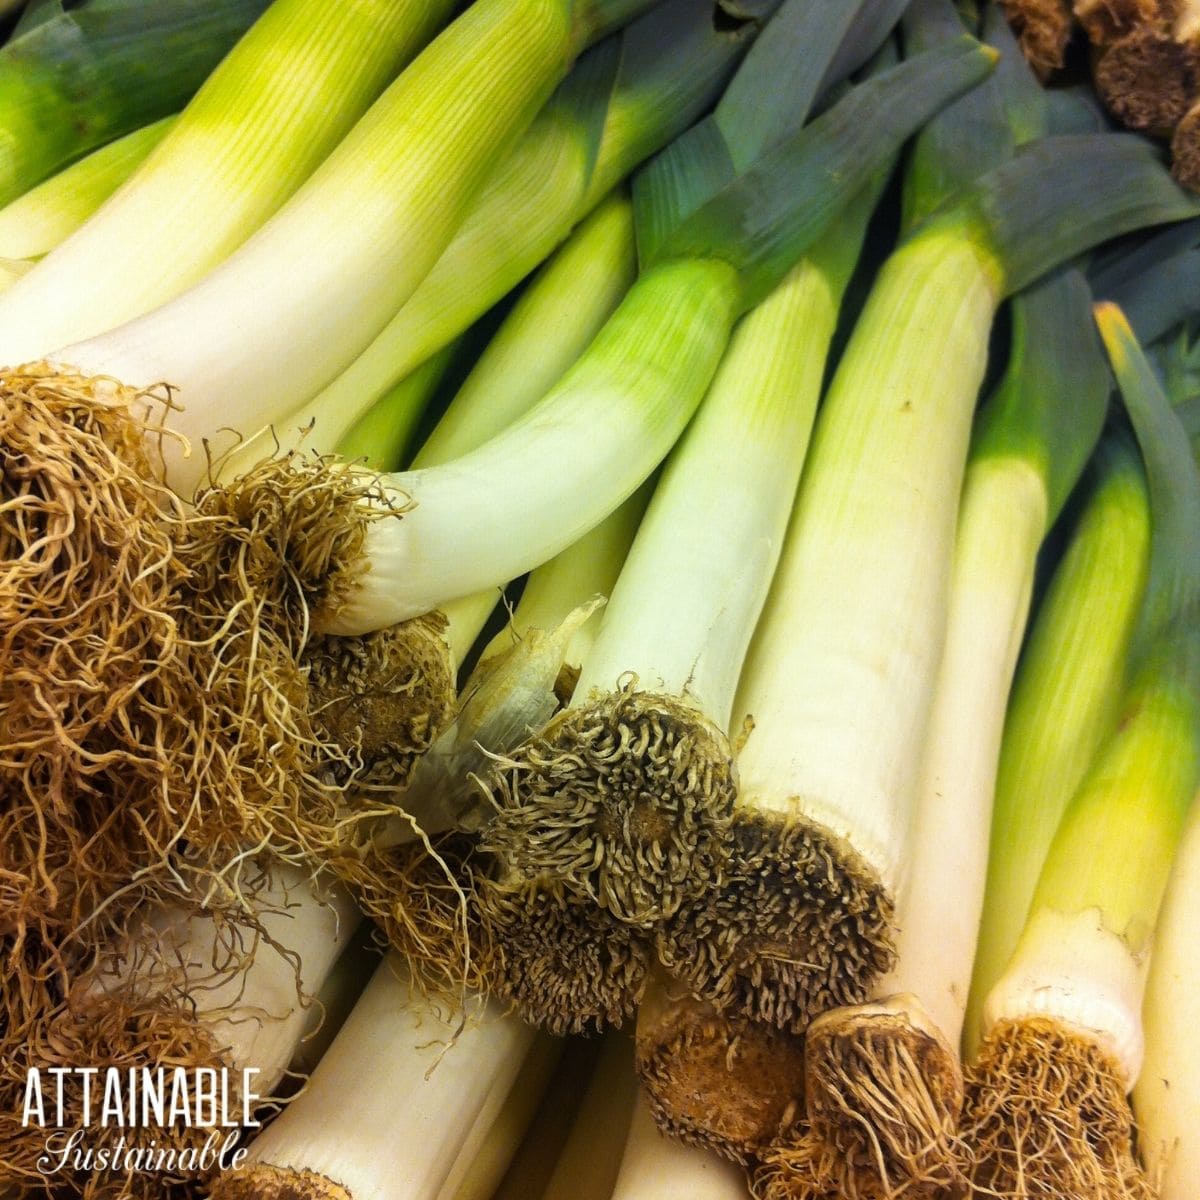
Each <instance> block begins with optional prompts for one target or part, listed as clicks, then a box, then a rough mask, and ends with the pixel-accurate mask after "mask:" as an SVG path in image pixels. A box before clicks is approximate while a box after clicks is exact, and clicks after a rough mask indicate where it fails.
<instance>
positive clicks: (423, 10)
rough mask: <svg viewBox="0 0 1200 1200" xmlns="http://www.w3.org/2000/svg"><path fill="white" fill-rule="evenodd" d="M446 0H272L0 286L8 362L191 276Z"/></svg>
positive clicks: (392, 65)
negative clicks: (62, 226)
mask: <svg viewBox="0 0 1200 1200" xmlns="http://www.w3.org/2000/svg"><path fill="white" fill-rule="evenodd" d="M451 7H452V2H451V0H405V2H404V3H395V2H393V0H359V2H357V3H354V4H348V5H347V4H330V3H328V0H275V3H273V4H272V5H271V7H270V8H269V9H268V10H267V11H266V13H264V14H263V16H262V18H261V19H260V20H259V21H257V22H256V23H255V25H254V27H253V28H252V29H251V30H250V31H249V32H248V33H247V34H246V36H245V37H243V38H242V39H241V41H240V42H239V43H238V44H237V46H236V47H235V48H234V49H233V51H232V52H231V53H230V54H229V55H228V56H227V57H226V58H225V60H224V61H223V62H222V63H221V65H220V66H219V67H218V68H217V70H216V71H214V72H213V74H212V75H211V76H210V77H209V79H208V80H207V81H206V82H205V84H204V86H203V87H202V88H201V89H200V91H199V92H198V93H197V94H196V96H195V97H194V98H193V99H192V101H191V103H189V104H188V106H187V108H186V109H185V110H184V112H183V113H182V115H181V116H180V118H179V120H178V122H177V123H176V125H175V127H174V129H172V131H171V132H170V134H169V135H168V136H167V137H166V138H165V139H164V141H163V142H162V144H161V145H160V146H159V147H158V148H157V149H156V151H155V152H154V153H153V154H152V155H151V157H150V158H149V159H148V160H147V161H146V162H145V163H144V164H143V165H142V167H141V168H140V169H139V170H138V171H137V173H136V174H135V175H134V176H133V178H132V179H131V180H130V181H129V182H128V183H127V184H126V185H125V186H124V187H123V188H122V189H121V190H120V191H119V192H118V193H117V195H116V196H114V197H113V198H112V199H111V200H110V201H109V202H108V203H107V204H106V205H104V207H103V208H101V209H100V211H99V212H97V213H96V214H95V215H94V216H93V217H92V219H91V220H90V221H88V222H87V223H86V224H85V225H84V226H83V227H82V228H81V229H80V230H79V231H78V232H77V233H75V234H74V235H73V236H72V237H71V238H70V239H68V241H67V242H65V243H64V244H63V245H62V246H60V247H59V248H58V249H57V250H56V251H55V252H54V253H53V254H51V255H50V256H49V257H48V258H47V259H45V261H44V262H42V263H41V264H39V265H38V266H37V267H36V268H35V269H34V270H32V271H31V272H29V273H28V274H27V275H26V276H25V277H24V278H23V279H22V280H21V281H20V283H19V284H17V285H15V286H14V287H13V288H11V289H10V291H9V293H8V294H7V295H5V296H4V297H3V298H0V331H2V332H0V362H5V363H16V362H25V361H28V360H30V359H34V358H38V357H40V356H42V355H45V354H48V353H50V352H51V351H53V350H58V349H61V348H62V347H63V346H66V345H68V344H69V343H71V342H76V341H79V340H81V339H83V338H87V337H91V336H93V335H94V334H98V333H102V332H104V331H105V330H108V329H114V328H116V327H117V326H118V325H120V324H121V323H122V322H124V321H128V320H130V319H132V318H134V317H138V316H141V315H142V314H143V313H146V312H149V311H150V310H151V309H153V308H155V307H156V306H158V305H160V304H163V303H164V302H165V301H167V300H170V299H171V298H172V297H174V296H177V295H178V294H179V293H180V292H183V291H184V290H186V289H187V288H188V287H190V286H191V285H192V284H193V283H195V282H196V281H197V280H198V279H200V278H201V277H202V276H203V275H204V274H205V273H206V272H207V271H208V270H210V269H211V268H212V267H214V266H215V265H216V264H217V263H219V262H221V261H222V259H224V258H226V257H227V256H228V255H229V254H230V252H231V251H233V250H234V249H235V248H236V247H237V246H238V245H240V244H241V243H242V242H243V241H245V239H246V238H247V237H248V236H249V235H250V234H251V233H253V232H254V230H256V229H257V228H258V227H259V226H260V225H262V223H263V222H264V221H265V220H266V219H267V218H268V217H270V216H271V214H272V213H273V212H275V211H276V209H278V208H279V207H280V205H282V204H283V203H284V201H286V200H287V199H288V197H289V196H291V195H292V194H293V193H294V192H295V191H296V189H297V188H298V187H299V186H300V184H302V183H303V182H304V181H305V179H307V178H308V177H309V175H311V174H312V172H313V170H314V169H315V168H316V167H317V166H318V165H319V164H320V163H321V161H322V160H323V159H324V158H325V157H326V155H328V153H329V152H330V151H331V150H332V149H333V148H334V147H335V146H336V145H337V144H338V143H339V142H340V141H341V140H342V138H344V137H345V135H346V134H347V132H348V131H349V130H350V128H351V126H353V124H354V123H355V121H357V120H358V118H359V117H360V116H362V114H363V113H364V112H365V111H366V109H367V108H368V106H369V105H370V104H371V102H372V101H373V100H374V99H375V98H376V96H378V94H379V93H380V92H381V91H382V90H383V89H384V88H385V87H386V86H387V84H388V83H389V82H390V80H391V79H392V78H393V76H395V75H396V73H397V72H398V71H399V70H400V69H401V68H402V67H403V66H404V65H405V63H406V62H408V60H409V59H411V58H412V57H413V55H414V54H415V53H416V52H417V51H418V50H420V48H421V47H422V46H423V45H424V44H425V42H426V41H427V40H428V39H429V38H430V37H431V36H432V35H433V33H434V32H435V30H436V29H437V27H438V26H439V25H440V24H441V22H442V21H443V20H444V19H445V18H446V16H447V15H448V13H449V12H450V10H451ZM307 252H308V253H313V252H316V251H315V248H313V247H311V246H310V247H309V248H308V250H307Z"/></svg>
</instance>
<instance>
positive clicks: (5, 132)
mask: <svg viewBox="0 0 1200 1200" xmlns="http://www.w3.org/2000/svg"><path fill="white" fill-rule="evenodd" d="M40 8H41V10H42V11H40V12H38V13H37V19H36V20H35V21H32V22H30V23H29V24H28V26H26V27H24V28H19V29H18V30H17V31H16V32H15V33H14V35H13V36H12V38H11V39H10V40H9V41H8V43H7V44H6V45H5V46H4V47H3V48H2V49H0V204H7V203H8V202H9V201H10V200H14V199H16V197H17V196H19V195H21V194H22V193H23V192H26V191H28V190H29V188H31V187H32V186H33V185H34V184H35V183H39V182H40V181H41V180H43V179H45V178H47V177H48V176H49V175H51V174H53V172H54V171H56V170H58V169H59V168H60V167H63V166H65V165H66V164H67V163H69V162H70V161H71V160H72V159H75V158H78V157H79V156H80V155H83V154H86V153H87V152H88V151H89V150H94V149H96V148H97V147H98V146H102V145H104V143H105V142H109V141H111V140H112V139H113V138H117V137H121V136H122V135H123V134H126V133H129V132H130V131H131V130H134V129H137V128H138V127H139V126H142V125H146V124H149V123H150V122H151V121H155V120H157V119H158V118H159V117H165V116H166V115H167V114H168V113H173V112H178V111H179V109H180V108H182V107H183V105H184V103H185V102H186V101H187V100H188V98H189V97H190V96H191V95H192V93H193V92H195V90H196V88H198V87H199V86H200V84H201V83H202V82H203V81H204V78H205V76H207V75H208V74H209V73H210V72H211V71H212V70H213V68H214V67H215V66H216V65H217V64H218V63H219V62H220V61H221V58H222V56H223V55H224V54H225V53H226V52H227V51H228V50H229V48H230V46H232V45H233V44H234V42H235V41H236V40H237V39H238V38H239V37H240V36H241V35H242V34H243V33H244V32H245V31H246V28H247V26H249V25H250V23H251V22H252V21H253V20H254V19H255V18H256V17H258V15H259V14H260V13H261V12H262V10H263V9H264V8H266V0H207V2H206V3H203V4H198V3H196V0H155V2H154V3H153V4H147V3H145V2H144V0H84V2H83V3H77V4H72V5H70V6H67V5H65V4H62V5H60V4H54V3H50V4H42V5H41V6H40ZM27 16H28V14H27Z"/></svg>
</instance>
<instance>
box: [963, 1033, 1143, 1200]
mask: <svg viewBox="0 0 1200 1200" xmlns="http://www.w3.org/2000/svg"><path fill="white" fill-rule="evenodd" d="M962 1132H963V1140H964V1141H965V1142H966V1144H967V1145H969V1146H971V1147H972V1150H973V1155H972V1162H971V1164H970V1177H971V1184H972V1186H973V1187H974V1188H975V1189H976V1190H977V1191H979V1192H980V1193H981V1194H984V1195H989V1196H996V1197H999V1198H1000V1200H1033V1198H1034V1197H1043V1196H1054V1197H1062V1198H1063V1200H1084V1198H1085V1197H1086V1200H1118V1198H1119V1200H1151V1198H1152V1197H1153V1195H1154V1192H1153V1189H1152V1188H1151V1187H1150V1184H1149V1183H1148V1181H1147V1180H1146V1178H1145V1176H1144V1175H1143V1173H1142V1171H1141V1168H1140V1167H1139V1166H1138V1164H1137V1160H1136V1159H1135V1157H1134V1153H1133V1117H1132V1114H1131V1112H1130V1109H1129V1102H1128V1100H1127V1099H1126V1096H1125V1084H1124V1082H1123V1074H1122V1071H1121V1068H1120V1066H1119V1065H1118V1064H1117V1063H1116V1061H1115V1060H1114V1059H1113V1058H1112V1057H1111V1056H1110V1055H1109V1054H1108V1053H1106V1052H1105V1051H1104V1050H1103V1049H1102V1048H1101V1047H1100V1045H1099V1044H1098V1043H1097V1042H1096V1041H1095V1040H1094V1039H1093V1038H1092V1037H1090V1036H1088V1035H1087V1034H1086V1033H1084V1032H1083V1031H1081V1030H1077V1029H1073V1028H1071V1027H1070V1026H1067V1025H1065V1024H1063V1023H1061V1022H1058V1021H1054V1020H1049V1019H1047V1018H1044V1017H1039V1018H1030V1019H1027V1020H1009V1021H1003V1022H1000V1023H998V1024H997V1025H996V1026H995V1027H994V1028H993V1029H992V1030H991V1032H990V1033H989V1034H988V1035H987V1037H986V1038H985V1040H984V1043H983V1045H982V1047H981V1048H980V1053H979V1058H978V1060H977V1061H976V1062H975V1063H974V1065H972V1066H971V1067H969V1068H968V1071H967V1093H966V1104H965V1108H964V1113H963V1122H962Z"/></svg>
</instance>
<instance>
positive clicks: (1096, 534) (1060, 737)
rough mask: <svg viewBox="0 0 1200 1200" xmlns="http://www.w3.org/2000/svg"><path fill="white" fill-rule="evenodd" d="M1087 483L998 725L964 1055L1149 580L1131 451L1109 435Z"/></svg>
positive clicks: (1144, 514)
mask: <svg viewBox="0 0 1200 1200" xmlns="http://www.w3.org/2000/svg"><path fill="white" fill-rule="evenodd" d="M1086 483H1087V490H1086V494H1085V499H1084V501H1083V502H1082V506H1081V515H1080V516H1079V519H1078V522H1077V524H1076V527H1075V529H1074V530H1073V532H1072V533H1071V536H1070V540H1069V542H1068V544H1067V547H1066V550H1065V551H1064V553H1063V556H1062V561H1061V562H1060V564H1059V566H1058V569H1057V571H1056V572H1055V575H1054V578H1053V579H1052V580H1051V582H1050V585H1049V588H1048V590H1047V593H1046V596H1045V598H1044V599H1043V601H1042V604H1041V608H1040V611H1039V613H1038V617H1037V620H1036V621H1035V622H1034V625H1033V629H1032V631H1031V633H1030V637H1029V642H1028V645H1027V646H1026V649H1025V651H1024V655H1023V658H1022V661H1021V665H1020V668H1019V670H1018V672H1017V677H1016V681H1015V683H1014V685H1013V693H1012V699H1011V701H1010V703H1009V708H1008V714H1007V716H1006V718H1005V726H1004V738H1003V742H1002V744H1001V748H1000V763H999V766H998V768H997V775H996V791H995V798H994V802H993V810H992V830H991V845H992V847H993V848H994V849H993V851H992V853H991V854H990V856H989V859H988V869H987V883H986V887H985V892H984V904H983V914H982V917H981V919H980V924H979V931H978V937H977V940H976V953H975V965H974V970H973V975H972V979H971V993H970V998H969V1000H968V1006H967V1015H966V1019H965V1022H964V1028H963V1041H964V1045H965V1048H966V1050H967V1053H968V1054H969V1055H972V1054H974V1052H975V1051H976V1050H977V1048H978V1046H979V1040H980V1037H981V1036H982V1030H981V1010H982V1007H983V1000H984V997H985V996H986V995H987V993H988V991H990V989H991V987H992V985H993V984H994V983H995V982H996V980H997V979H998V978H999V976H1000V973H1001V972H1002V971H1003V970H1004V967H1005V964H1006V963H1007V962H1008V960H1009V958H1010V957H1011V955H1012V952H1013V950H1014V949H1015V947H1016V944H1017V940H1018V938H1019V936H1020V933H1021V929H1022V927H1023V925H1024V923H1025V918H1026V915H1027V914H1028V912H1029V905H1030V902H1031V900H1032V897H1033V891H1034V887H1035V885H1036V883H1037V877H1038V873H1039V871H1040V870H1041V867H1042V863H1043V862H1044V861H1045V857H1046V851H1047V849H1048V848H1049V845H1050V841H1051V839H1052V838H1053V836H1054V831H1055V829H1056V828H1057V826H1058V823H1059V820H1060V818H1061V817H1062V813H1063V810H1064V809H1065V807H1066V805H1067V802H1068V800H1069V799H1070V797H1071V795H1073V794H1074V792H1075V789H1076V788H1077V787H1078V786H1079V784H1080V782H1081V781H1082V779H1083V775H1084V772H1085V771H1086V770H1087V768H1088V764H1089V763H1090V762H1091V760H1092V758H1093V757H1094V755H1095V754H1096V752H1097V750H1098V748H1099V746H1100V744H1101V741H1102V740H1103V739H1104V738H1105V737H1106V736H1107V735H1108V733H1109V732H1110V730H1111V729H1112V727H1113V725H1114V723H1115V721H1116V716H1117V705H1118V702H1119V698H1120V692H1121V689H1122V687H1123V685H1124V679H1125V663H1126V658H1127V654H1128V649H1129V644H1130V640H1131V638H1132V636H1133V626H1134V622H1135V621H1136V619H1137V612H1138V609H1139V608H1140V606H1141V602H1142V594H1143V591H1144V588H1145V584H1146V570H1147V563H1148V555H1149V546H1150V513H1149V502H1148V499H1147V496H1146V484H1145V478H1144V476H1143V473H1142V470H1141V466H1140V464H1139V463H1138V462H1137V459H1136V453H1135V452H1134V451H1133V450H1132V448H1131V447H1129V446H1128V445H1127V444H1126V442H1125V440H1124V439H1123V438H1106V439H1105V441H1104V442H1102V443H1101V446H1100V450H1099V451H1098V452H1097V455H1096V458H1095V460H1094V462H1093V464H1092V466H1091V468H1090V470H1089V472H1088V475H1087V477H1086Z"/></svg>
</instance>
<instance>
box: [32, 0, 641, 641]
mask: <svg viewBox="0 0 1200 1200" xmlns="http://www.w3.org/2000/svg"><path fill="white" fill-rule="evenodd" d="M646 3H648V0H629V2H628V3H621V2H620V0H519V2H518V3H510V2H503V3H502V2H501V0H481V2H479V3H476V4H474V5H472V6H471V7H470V8H469V9H468V10H467V11H466V12H465V13H464V14H463V15H462V16H460V17H459V18H458V19H457V20H456V21H454V22H453V23H452V24H451V25H450V26H448V27H447V28H446V29H445V30H444V31H443V32H442V33H441V34H440V35H439V36H438V37H437V38H436V39H435V40H434V41H433V42H432V43H431V44H430V45H429V46H428V47H426V49H425V50H424V51H423V52H422V53H421V54H420V55H419V56H418V57H417V58H416V59H415V61H414V62H413V63H412V64H411V65H410V66H409V67H408V68H407V69H406V70H405V71H404V72H403V74H402V75H401V76H400V77H399V78H398V79H397V80H396V81H395V82H394V83H393V84H392V85H391V86H390V87H389V88H388V89H387V90H386V91H385V92H384V93H383V95H381V96H380V97H379V99H378V100H376V101H375V103H374V104H373V105H372V106H371V108H370V109H369V110H368V112H367V113H366V114H365V115H364V116H363V117H362V118H361V119H360V120H359V121H358V123H357V124H356V125H355V126H354V128H353V129H352V130H351V131H350V133H348V134H347V135H346V137H344V138H343V139H342V141H341V142H340V143H339V144H338V146H337V147H336V148H335V149H334V150H333V152H332V153H331V154H330V155H329V156H328V157H327V158H326V159H325V161H324V162H323V163H322V164H321V166H320V167H319V168H318V169H317V170H316V172H315V173H314V174H313V175H312V176H310V177H309V179H308V180H307V181H306V182H305V183H304V184H303V185H302V186H301V187H300V189H299V190H298V191H297V192H296V193H295V195H293V196H292V198H291V199H290V200H289V201H288V203H287V204H285V205H284V206H283V208H281V209H280V210H279V211H278V212H276V213H275V215H274V216H273V217H272V218H271V219H270V220H269V221H267V223H266V224H265V225H263V226H261V227H260V228H259V229H258V231H257V232H256V233H255V234H254V235H253V236H252V237H251V238H250V239H249V240H248V241H246V242H244V243H243V244H242V245H241V246H240V247H238V249H237V250H236V251H234V252H233V254H231V255H230V257H228V258H227V259H226V260H225V261H224V262H223V263H222V264H221V265H220V266H219V267H218V268H217V269H215V270H214V271H212V272H210V273H209V274H208V275H207V276H205V278H204V279H203V280H201V282H199V283H198V284H196V285H195V286H193V287H192V288H191V289H190V290H189V291H187V292H184V293H183V294H182V295H181V296H179V297H177V298H176V299H175V300H172V301H169V302H168V303H166V304H165V305H162V306H161V307H159V308H157V309H155V310H154V311H152V312H150V313H148V314H147V315H146V316H144V317H141V318H138V319H136V320H134V321H130V322H128V323H127V324H125V325H123V326H120V327H119V328H117V329H116V330H113V331H111V332H110V333H108V334H104V335H101V336H98V337H96V338H94V339H91V340H88V341H85V342H81V343H76V344H75V345H73V346H71V347H68V348H67V349H65V350H61V351H59V352H58V353H57V354H56V355H55V362H57V363H59V364H64V363H71V364H73V370H74V371H75V372H78V371H80V370H83V371H86V372H89V373H91V374H92V376H93V377H103V378H105V379H107V380H108V381H109V382H107V383H105V384H104V385H102V386H101V391H109V392H111V389H112V386H113V385H112V383H111V380H112V379H114V378H116V379H121V380H123V381H124V385H125V386H126V387H133V388H134V391H133V392H126V391H124V390H122V389H118V393H117V394H118V395H119V396H121V397H123V398H124V399H126V401H127V402H132V403H134V404H138V405H143V406H144V405H145V404H146V403H147V401H146V399H145V397H143V398H142V399H141V400H140V401H139V400H137V399H136V396H137V394H138V389H140V388H144V387H146V386H148V385H151V386H152V385H153V383H154V381H158V380H169V381H170V385H171V387H172V388H173V389H175V390H176V391H177V393H178V398H179V402H180V404H181V405H182V406H183V407H182V408H172V410H171V412H170V414H169V418H168V420H167V425H168V427H169V428H170V429H171V431H172V432H173V433H174V434H175V435H178V436H176V437H171V438H168V439H166V441H165V442H164V443H163V444H162V450H163V455H164V458H165V460H166V465H167V476H168V479H169V481H170V482H171V483H172V485H173V486H174V487H176V488H177V489H178V490H180V491H181V492H185V493H186V492H188V491H190V489H191V487H192V486H193V485H194V484H195V483H196V482H197V481H198V480H199V479H201V478H202V477H203V476H204V474H205V465H204V462H203V461H202V460H203V458H204V456H203V455H201V454H199V453H197V454H195V455H193V456H191V457H190V458H189V457H187V455H186V453H185V446H184V443H183V442H182V441H181V440H180V437H182V438H184V439H190V440H191V441H192V442H193V443H194V445H195V446H196V448H197V450H199V446H200V442H201V440H202V439H204V438H211V437H214V436H215V435H216V433H217V430H218V428H219V427H220V426H221V425H222V424H223V423H224V421H225V420H226V419H227V417H226V405H227V404H228V403H229V398H230V397H232V396H241V397H246V398H249V397H253V398H254V403H253V404H252V405H250V406H249V407H248V409H247V411H245V412H243V413H239V414H238V415H239V418H240V419H241V420H242V422H243V423H244V424H245V425H246V426H247V428H248V430H254V429H257V428H258V427H259V426H260V425H262V424H270V423H271V422H273V421H275V420H277V419H279V418H281V417H283V416H286V415H287V413H288V412H289V411H291V410H293V409H294V408H295V407H296V405H297V404H298V403H299V401H300V400H301V399H302V398H303V397H304V396H305V395H307V394H309V393H310V391H311V389H312V388H313V387H314V385H319V384H320V383H322V382H324V381H327V380H328V379H330V378H331V377H332V376H334V375H336V374H337V373H338V371H340V370H341V369H342V368H343V367H344V366H345V365H346V364H347V363H348V362H349V361H350V360H351V359H352V358H353V357H354V355H355V354H356V353H357V352H358V351H359V349H361V347H362V345H363V343H364V342H366V341H367V340H369V339H370V337H371V336H372V335H373V333H374V332H375V331H376V330H378V329H379V328H380V327H381V326H382V325H383V324H384V323H385V322H386V320H387V318H388V316H389V314H390V313H392V312H395V311H396V310H397V309H398V308H399V307H400V305H401V304H402V303H403V302H404V300H405V299H406V298H407V297H408V296H409V295H410V294H411V292H412V291H413V290H414V289H415V287H416V285H417V284H418V283H419V282H420V280H421V279H422V278H423V277H424V275H425V274H426V273H427V272H428V270H429V268H430V267H431V266H432V265H433V263H434V262H435V261H436V259H437V257H438V255H439V254H440V253H441V251H442V250H443V249H444V247H445V246H446V244H447V243H448V242H449V240H450V238H451V237H452V236H453V234H454V232H455V230H456V229H457V228H458V226H459V224H460V223H461V221H462V219H463V217H464V216H465V214H466V211H467V209H468V207H469V205H470V203H471V201H472V198H473V196H474V194H475V192H476V191H477V189H478V188H479V187H480V185H481V184H482V183H483V181H484V179H485V178H486V175H487V173H488V171H489V169H490V168H491V167H492V166H494V164H495V163H496V162H497V161H498V160H499V159H500V158H501V157H502V154H503V152H504V150H505V148H506V146H507V145H509V144H510V143H511V142H512V141H514V140H515V138H516V137H517V135H518V134H519V133H520V131H521V129H523V128H524V126H525V125H527V124H528V123H529V121H530V120H532V118H533V116H534V114H535V113H536V111H537V109H538V108H539V107H540V106H541V104H542V103H543V102H544V101H545V100H546V98H547V96H548V94H549V92H550V91H551V90H552V89H553V87H554V85H555V84H556V83H557V82H558V81H559V80H560V79H561V78H562V76H563V75H564V74H565V72H566V69H567V66H568V65H569V63H570V60H571V59H572V58H573V57H574V56H575V55H576V54H577V53H578V52H579V51H581V50H582V49H583V48H584V47H585V46H586V45H587V43H588V42H589V41H591V40H594V39H595V38H596V37H598V36H600V35H601V34H602V33H604V32H605V30H606V28H607V27H609V26H611V25H612V24H613V23H614V22H618V21H620V20H622V19H624V18H626V17H628V15H629V12H630V8H631V7H632V8H633V9H635V10H636V8H637V7H639V6H644V5H645V4H646ZM335 213H336V214H338V220H336V221H335V222H334V224H333V228H332V229H331V221H332V220H333V218H332V217H331V214H335ZM334 230H336V234H335V232H334ZM318 243H319V244H321V245H323V246H325V247H326V248H327V249H326V250H325V252H323V253H321V254H310V255H304V256H298V255H297V254H296V253H295V248H296V246H299V245H310V244H312V245H315V244H318ZM335 247H336V248H335ZM264 280H270V284H271V296H272V303H271V304H269V305H264V304H262V303H260V299H259V295H260V289H261V286H262V281H264ZM317 314H320V321H321V327H322V336H321V337H319V338H315V337H312V336H309V334H310V330H311V327H312V324H313V321H314V320H315V319H316V318H317ZM196 329H203V330H204V331H205V336H204V337H203V338H195V337H194V336H193V332H194V330H196ZM268 344H269V345H275V346H286V348H287V352H286V353H280V354H274V355H272V354H264V353H263V349H262V348H263V346H264V345H268ZM52 369H53V368H52ZM77 377H78V375H76V378H77ZM93 386H95V385H93ZM151 407H152V408H153V407H154V406H153V402H151ZM387 623H388V622H385V624H387Z"/></svg>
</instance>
